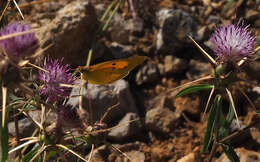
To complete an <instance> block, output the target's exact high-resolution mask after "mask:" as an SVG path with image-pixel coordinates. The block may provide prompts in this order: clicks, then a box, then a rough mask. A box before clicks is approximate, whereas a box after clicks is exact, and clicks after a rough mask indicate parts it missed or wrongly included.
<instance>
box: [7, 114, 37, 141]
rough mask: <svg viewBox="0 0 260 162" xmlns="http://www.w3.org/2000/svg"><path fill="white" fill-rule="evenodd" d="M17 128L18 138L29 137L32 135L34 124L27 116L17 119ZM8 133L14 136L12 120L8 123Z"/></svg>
mask: <svg viewBox="0 0 260 162" xmlns="http://www.w3.org/2000/svg"><path fill="white" fill-rule="evenodd" d="M18 128H19V135H20V138H24V137H30V136H31V135H32V133H33V131H34V130H35V127H34V124H33V123H32V121H31V120H30V119H28V118H25V119H21V120H19V121H18ZM8 133H9V134H11V135H12V136H14V137H15V136H16V131H15V124H14V122H10V123H8Z"/></svg>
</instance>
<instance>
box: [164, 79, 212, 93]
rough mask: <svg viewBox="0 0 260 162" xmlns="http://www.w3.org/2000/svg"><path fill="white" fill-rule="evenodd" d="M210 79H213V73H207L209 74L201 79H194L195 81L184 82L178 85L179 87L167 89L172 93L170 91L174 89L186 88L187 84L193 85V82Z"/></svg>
mask: <svg viewBox="0 0 260 162" xmlns="http://www.w3.org/2000/svg"><path fill="white" fill-rule="evenodd" d="M210 79H213V77H212V76H211V75H207V76H205V77H202V78H199V79H197V80H194V81H191V82H188V83H185V84H182V85H180V86H178V87H175V88H170V89H169V90H167V92H166V93H170V92H172V91H174V90H177V89H179V88H185V87H186V86H189V85H191V84H195V83H198V82H201V81H205V80H210Z"/></svg>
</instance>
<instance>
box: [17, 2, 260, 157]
mask: <svg viewBox="0 0 260 162" xmlns="http://www.w3.org/2000/svg"><path fill="white" fill-rule="evenodd" d="M133 1H134V4H135V5H136V6H135V12H136V14H137V15H138V17H140V18H142V19H143V20H144V31H143V32H142V34H141V36H138V37H137V39H135V42H130V43H129V44H130V45H131V46H132V47H133V51H134V53H135V54H140V55H146V56H148V57H149V58H150V59H149V61H148V62H149V63H155V64H162V65H163V64H164V58H165V55H164V54H160V53H157V51H156V49H155V42H156V35H157V33H158V25H157V24H158V22H157V20H156V12H157V11H159V10H160V9H162V8H168V9H169V8H172V9H181V10H183V11H186V12H187V13H189V14H190V15H191V16H192V17H193V18H194V19H195V21H196V22H197V23H198V28H199V29H201V28H202V27H207V28H208V30H209V31H210V32H212V31H213V30H214V27H215V26H217V25H220V24H223V23H225V24H229V23H232V22H237V21H238V19H239V18H243V19H244V20H245V23H247V24H250V28H251V29H252V31H254V33H255V35H256V36H257V41H256V44H258V45H259V42H260V39H259V38H260V37H259V35H260V25H259V22H260V19H259V12H260V7H259V6H260V5H259V1H258V5H257V4H256V3H257V2H256V1H254V0H248V1H245V0H238V1H233V3H231V4H228V2H227V1H215V0H203V1H199V0H187V1H181V0H174V1H173V0H152V1H151V0H140V2H135V0H133ZM31 2H33V1H31ZM69 2H70V0H58V1H54V0H49V1H47V2H44V3H40V4H35V5H28V6H25V7H21V9H22V11H23V13H24V16H25V19H26V21H31V22H34V23H39V22H41V19H44V18H46V17H47V18H51V17H55V14H56V12H57V11H58V9H60V8H62V7H63V6H65V5H66V4H68V3H69ZM20 3H21V4H22V3H23V2H20ZM24 3H25V2H24ZM111 3H112V1H111V0H107V1H105V2H104V1H100V0H92V4H93V6H97V5H99V4H103V5H104V6H105V7H104V8H106V7H107V6H108V5H109V4H111ZM224 9H225V11H224ZM249 12H250V13H252V15H253V14H254V12H258V17H253V16H250V14H249ZM118 13H119V14H120V15H122V16H123V18H124V19H125V20H128V19H131V18H132V17H133V11H131V9H130V7H129V4H128V3H127V2H124V3H123V4H122V5H121V7H120V9H119V11H118ZM99 16H100V15H99ZM213 18H216V19H218V20H219V21H220V22H219V23H218V22H217V21H212V20H210V19H213ZM15 19H19V18H17V17H16V18H15ZM109 30H110V29H109ZM109 30H108V32H109ZM210 32H209V33H210ZM108 35H109V34H108ZM108 35H106V34H104V35H102V36H101V37H102V38H100V41H101V42H104V44H106V45H107V46H109V45H110V44H111V43H112V40H111V39H110V37H109V36H108ZM209 36H210V34H207V33H206V34H205V36H204V40H202V41H201V42H199V43H200V44H202V46H203V47H205V46H204V45H203V43H204V42H206V40H207V39H208V37H209ZM72 43H73V42H72ZM184 54H189V56H184ZM174 55H175V56H176V57H179V58H182V59H185V60H187V61H188V62H190V60H191V59H195V60H196V62H195V64H199V63H201V62H202V63H207V61H206V59H204V57H203V56H202V55H200V53H199V52H198V51H197V49H196V48H195V47H194V46H193V45H191V46H189V47H188V48H186V47H183V48H182V47H180V48H179V49H178V50H177V51H175V52H174ZM187 66H188V65H187ZM190 69H192V67H187V69H186V70H183V72H182V73H172V74H171V73H170V74H163V75H159V76H158V77H157V78H156V79H155V80H154V81H153V82H152V83H143V84H141V85H137V84H136V83H135V81H133V79H131V77H128V78H127V80H128V81H129V83H130V85H131V87H133V88H135V90H134V89H132V92H133V94H134V96H136V101H137V105H138V106H139V108H140V110H139V111H140V116H141V117H143V118H144V117H145V114H146V112H147V111H149V109H151V108H154V107H156V106H155V105H157V104H158V101H156V100H155V99H156V97H157V96H164V97H166V101H165V103H164V104H163V107H167V108H169V109H170V110H172V111H178V112H180V113H181V121H182V122H181V124H180V125H178V126H177V127H176V128H175V129H174V130H173V132H171V133H170V134H168V135H167V134H164V135H161V134H159V135H158V134H153V135H152V137H150V136H149V132H148V131H147V132H146V133H147V134H144V136H149V140H142V139H134V140H140V141H141V142H142V144H140V149H139V151H141V152H143V153H145V157H146V159H145V161H153V162H156V161H161V162H163V161H171V162H173V161H177V160H178V159H180V158H182V157H184V156H186V155H188V154H189V153H194V154H195V159H196V160H195V161H202V162H203V161H206V159H207V158H208V155H209V153H208V152H206V153H202V145H203V136H204V131H205V128H206V119H207V116H206V117H205V118H204V119H202V115H203V111H204V108H205V105H206V101H207V96H208V95H209V92H201V93H195V94H193V95H190V96H188V97H183V98H180V99H178V100H175V99H174V98H173V97H172V96H168V95H166V94H164V92H165V91H166V90H168V89H170V88H173V87H177V86H179V85H181V84H183V83H187V82H189V81H192V80H193V78H192V77H194V76H195V74H194V75H193V73H191V74H190V76H191V77H190V78H187V74H186V73H187V72H188V71H189V70H190ZM137 71H138V69H137V70H134V71H133V74H131V75H132V76H134V73H136V72H137ZM208 73H210V69H209V72H208ZM241 73H243V74H241V75H246V74H245V73H244V72H243V71H242V72H241ZM200 75H201V76H200V77H202V76H206V75H208V74H206V73H204V72H202V73H201V74H200ZM258 79H259V78H258ZM253 81H254V82H255V83H258V81H259V80H257V79H254V80H253ZM136 87H137V88H136ZM238 87H239V88H240V89H243V90H245V91H246V92H248V91H247V90H248V89H251V88H254V87H255V85H253V84H250V83H248V82H239V83H238V84H236V85H234V86H233V87H232V94H233V95H234V98H235V103H236V105H237V110H238V116H239V120H240V121H241V122H242V123H243V124H244V125H247V124H249V123H250V121H251V119H252V118H253V116H254V113H253V112H255V110H254V109H253V108H252V107H251V105H250V104H249V103H248V102H247V100H246V99H245V98H243V97H244V96H243V95H241V93H240V91H238V89H237V88H238ZM173 93H176V91H173ZM249 97H251V96H249ZM253 97H255V96H253ZM254 101H256V100H254ZM227 102H228V99H227V98H226V99H225V101H224V104H225V103H227ZM151 103H152V104H151ZM165 105H166V106H165ZM258 138H259V137H258ZM258 140H259V139H258ZM234 146H235V147H244V148H246V149H250V150H254V151H260V143H259V141H258V142H255V139H253V138H252V137H250V138H248V139H245V138H244V139H243V142H235V143H234ZM222 153H223V151H222V150H221V149H218V150H217V153H216V155H215V159H216V158H218V157H219V156H220V155H221V154H222ZM115 156H116V155H115ZM111 161H112V160H111Z"/></svg>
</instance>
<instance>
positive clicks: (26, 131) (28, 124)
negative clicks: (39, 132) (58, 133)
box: [8, 110, 57, 137]
mask: <svg viewBox="0 0 260 162" xmlns="http://www.w3.org/2000/svg"><path fill="white" fill-rule="evenodd" d="M28 114H29V115H30V117H31V118H32V119H33V120H35V121H37V122H39V123H40V121H41V111H40V110H33V111H29V112H28ZM56 118H57V116H56V114H55V113H49V115H48V117H47V118H46V120H45V121H44V122H45V124H46V125H50V124H52V123H53V122H55V121H56ZM18 129H19V135H20V137H28V136H31V135H32V133H33V131H34V130H35V125H34V124H33V123H32V121H31V120H30V119H28V118H25V119H21V120H19V121H18ZM8 132H9V134H11V135H12V136H16V133H15V124H14V122H10V123H8Z"/></svg>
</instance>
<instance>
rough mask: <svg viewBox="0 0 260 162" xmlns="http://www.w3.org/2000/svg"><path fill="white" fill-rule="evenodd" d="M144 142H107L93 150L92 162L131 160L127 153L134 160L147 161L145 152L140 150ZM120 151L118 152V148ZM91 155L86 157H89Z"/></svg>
mask: <svg viewBox="0 0 260 162" xmlns="http://www.w3.org/2000/svg"><path fill="white" fill-rule="evenodd" d="M141 145H142V143H140V142H135V143H127V144H122V145H119V144H113V146H112V145H111V144H108V143H107V144H106V145H102V146H100V147H98V148H96V149H95V150H94V152H93V156H92V158H91V162H101V161H114V162H129V159H128V158H127V157H126V156H125V155H127V156H128V157H129V158H130V159H131V161H133V162H143V161H145V154H144V153H143V152H140V151H139V149H140V146H141ZM117 149H119V150H120V152H121V153H120V152H118V150H117ZM122 153H123V154H125V155H123V154H122ZM88 157H89V155H87V156H86V157H85V159H88Z"/></svg>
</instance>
